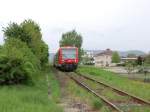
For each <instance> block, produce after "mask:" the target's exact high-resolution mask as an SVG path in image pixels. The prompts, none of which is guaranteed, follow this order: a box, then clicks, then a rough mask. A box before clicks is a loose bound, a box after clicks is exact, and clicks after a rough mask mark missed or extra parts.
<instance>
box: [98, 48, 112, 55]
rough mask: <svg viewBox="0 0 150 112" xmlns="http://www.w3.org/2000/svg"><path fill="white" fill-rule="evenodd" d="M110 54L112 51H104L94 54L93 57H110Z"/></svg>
mask: <svg viewBox="0 0 150 112" xmlns="http://www.w3.org/2000/svg"><path fill="white" fill-rule="evenodd" d="M112 53H113V51H112V50H110V49H106V50H104V51H103V52H101V53H98V54H96V55H95V57H97V56H103V55H110V56H111V55H112Z"/></svg>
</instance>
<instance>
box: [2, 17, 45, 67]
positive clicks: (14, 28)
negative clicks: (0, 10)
mask: <svg viewBox="0 0 150 112" xmlns="http://www.w3.org/2000/svg"><path fill="white" fill-rule="evenodd" d="M3 32H4V36H5V41H7V40H9V39H11V38H16V39H20V40H21V41H23V42H25V43H26V44H27V45H28V47H29V48H30V49H31V51H32V52H33V53H34V54H35V56H36V57H37V58H38V59H39V60H40V64H41V66H43V65H44V64H46V63H47V62H48V46H47V44H45V42H44V41H43V40H42V33H41V29H40V26H39V25H38V24H37V23H35V22H34V21H33V20H31V19H29V20H25V21H23V22H22V23H21V24H17V23H11V24H9V25H8V27H6V28H3Z"/></svg>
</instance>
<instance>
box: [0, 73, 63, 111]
mask: <svg viewBox="0 0 150 112" xmlns="http://www.w3.org/2000/svg"><path fill="white" fill-rule="evenodd" d="M46 74H47V75H49V81H50V82H51V84H52V88H51V89H52V90H53V91H51V99H50V98H48V86H47V82H46V76H45V75H46ZM58 94H59V85H57V82H56V80H54V79H53V78H52V74H51V73H45V72H41V73H40V74H39V75H37V77H36V79H35V84H34V85H12V86H0V112H62V109H61V108H60V107H58V106H57V104H56V101H58V100H59V99H57V97H56V96H57V95H58ZM58 97H59V95H58Z"/></svg>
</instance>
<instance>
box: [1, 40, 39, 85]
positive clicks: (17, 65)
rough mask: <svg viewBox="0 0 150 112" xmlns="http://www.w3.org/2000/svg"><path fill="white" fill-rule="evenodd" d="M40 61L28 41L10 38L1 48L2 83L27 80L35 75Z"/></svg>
mask: <svg viewBox="0 0 150 112" xmlns="http://www.w3.org/2000/svg"><path fill="white" fill-rule="evenodd" d="M39 64H40V62H39V60H38V59H37V58H36V56H35V55H34V54H33V53H32V51H31V50H30V49H29V48H28V46H27V45H26V43H24V42H22V41H21V40H19V39H15V38H12V39H9V40H7V41H6V42H5V44H4V46H2V48H1V49H0V83H1V84H12V83H13V84H14V83H21V82H26V81H29V80H30V79H32V77H35V74H36V72H38V69H39V67H40V65H39Z"/></svg>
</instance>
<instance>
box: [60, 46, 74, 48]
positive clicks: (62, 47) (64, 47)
mask: <svg viewBox="0 0 150 112" xmlns="http://www.w3.org/2000/svg"><path fill="white" fill-rule="evenodd" d="M60 48H77V47H74V46H63V47H60Z"/></svg>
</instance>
